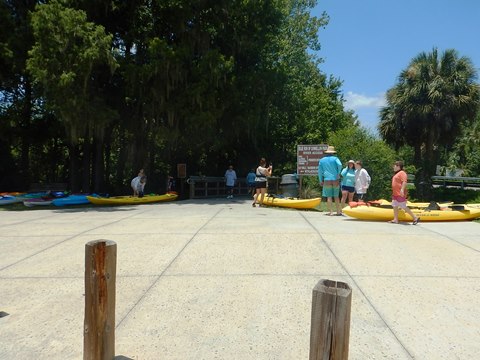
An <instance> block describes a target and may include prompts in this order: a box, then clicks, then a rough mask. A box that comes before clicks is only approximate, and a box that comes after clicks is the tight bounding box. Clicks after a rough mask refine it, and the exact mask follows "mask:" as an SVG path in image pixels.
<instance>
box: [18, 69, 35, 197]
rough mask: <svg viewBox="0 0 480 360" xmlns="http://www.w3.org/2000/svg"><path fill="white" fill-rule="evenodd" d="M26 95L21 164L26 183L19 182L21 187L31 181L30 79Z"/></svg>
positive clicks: (23, 105)
mask: <svg viewBox="0 0 480 360" xmlns="http://www.w3.org/2000/svg"><path fill="white" fill-rule="evenodd" d="M23 85H24V88H25V97H24V98H23V104H22V115H21V116H22V119H21V124H22V132H21V133H22V147H21V166H20V174H21V179H22V180H23V181H24V184H19V185H20V187H21V188H27V187H28V186H29V184H30V182H31V180H32V179H31V173H30V145H31V135H30V133H31V131H30V127H31V126H30V120H31V118H32V86H31V84H30V81H28V79H27V80H26V81H25V82H24V84H23Z"/></svg>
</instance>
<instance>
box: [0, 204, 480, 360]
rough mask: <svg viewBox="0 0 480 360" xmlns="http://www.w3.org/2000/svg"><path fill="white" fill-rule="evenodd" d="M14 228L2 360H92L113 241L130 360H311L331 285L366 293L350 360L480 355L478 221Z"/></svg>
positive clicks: (151, 216)
mask: <svg viewBox="0 0 480 360" xmlns="http://www.w3.org/2000/svg"><path fill="white" fill-rule="evenodd" d="M0 226H1V229H2V232H1V234H0V312H2V313H3V315H4V316H3V317H0V359H15V360H17V359H25V360H26V359H28V360H30V359H49V360H51V359H62V360H64V359H82V358H83V316H84V295H83V294H84V261H85V259H84V258H85V244H86V243H87V242H89V241H92V240H98V239H108V240H113V241H115V242H116V243H117V252H118V259H117V296H116V300H117V305H116V346H115V349H116V355H117V357H116V359H125V360H126V359H152V360H153V359H178V360H183V359H192V360H193V359H195V360H198V359H229V360H231V359H242V360H243V359H255V360H262V359H285V360H296V359H308V356H309V341H310V316H311V305H312V289H313V287H314V286H315V284H316V283H317V282H318V281H319V280H320V279H331V280H337V281H342V282H345V283H348V284H349V285H350V287H351V288H352V308H351V317H352V318H351V329H350V356H349V359H354V360H357V359H358V360H365V359H395V360H398V359H400V360H401V359H432V360H441V359H445V360H447V359H448V360H451V359H465V360H466V359H475V358H478V354H480V282H479V272H478V269H479V264H480V224H478V223H473V222H457V223H428V224H427V223H421V224H419V225H417V226H412V225H408V224H405V225H393V224H388V223H379V222H366V221H358V220H353V219H349V218H344V217H329V216H325V215H323V214H322V213H320V212H313V211H312V212H302V211H295V210H282V209H275V208H255V209H253V208H252V207H251V206H250V201H248V200H245V199H234V200H233V201H232V200H227V199H215V200H189V201H181V202H173V203H163V204H154V205H140V206H122V207H93V206H92V207H84V208H83V207H82V208H58V209H41V210H30V211H0ZM2 313H0V314H2ZM7 314H8V315H7ZM0 316H2V315H0Z"/></svg>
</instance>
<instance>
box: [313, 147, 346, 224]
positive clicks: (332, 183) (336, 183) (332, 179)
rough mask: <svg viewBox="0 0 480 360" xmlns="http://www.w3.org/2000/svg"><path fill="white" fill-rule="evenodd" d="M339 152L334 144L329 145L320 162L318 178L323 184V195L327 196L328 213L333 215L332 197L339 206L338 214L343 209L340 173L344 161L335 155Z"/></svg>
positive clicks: (337, 206) (340, 213) (339, 214)
mask: <svg viewBox="0 0 480 360" xmlns="http://www.w3.org/2000/svg"><path fill="white" fill-rule="evenodd" d="M336 153H337V152H336V151H335V148H334V147H333V146H329V147H328V148H327V150H326V151H325V154H326V155H325V156H324V157H323V158H321V159H320V161H319V163H318V180H319V181H320V186H323V189H322V196H323V197H326V198H327V206H328V211H329V212H328V214H327V215H330V216H331V215H333V212H332V198H334V199H335V206H336V208H337V213H336V215H338V216H341V215H342V210H341V207H340V198H339V194H340V173H341V172H342V163H341V161H340V160H339V159H338V157H337V156H336V155H335V154H336Z"/></svg>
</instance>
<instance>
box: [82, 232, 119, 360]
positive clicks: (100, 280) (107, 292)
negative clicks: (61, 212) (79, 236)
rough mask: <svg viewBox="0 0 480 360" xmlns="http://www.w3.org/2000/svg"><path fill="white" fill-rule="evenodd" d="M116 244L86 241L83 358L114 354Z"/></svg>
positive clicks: (103, 359)
mask: <svg viewBox="0 0 480 360" xmlns="http://www.w3.org/2000/svg"><path fill="white" fill-rule="evenodd" d="M116 266H117V244H116V243H115V242H113V241H110V240H95V241H90V242H88V243H87V244H85V319H84V337H83V359H84V360H113V359H114V357H115V279H116V272H117V271H116Z"/></svg>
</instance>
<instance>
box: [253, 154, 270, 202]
mask: <svg viewBox="0 0 480 360" xmlns="http://www.w3.org/2000/svg"><path fill="white" fill-rule="evenodd" d="M266 165H267V161H266V160H265V158H261V159H260V164H259V165H258V167H257V170H256V171H255V195H254V196H253V204H252V206H253V207H255V206H256V204H257V201H258V203H259V204H260V206H261V205H262V204H263V199H264V198H265V193H266V192H267V176H272V165H271V164H270V166H269V167H266ZM259 195H260V199H258V196H259Z"/></svg>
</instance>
